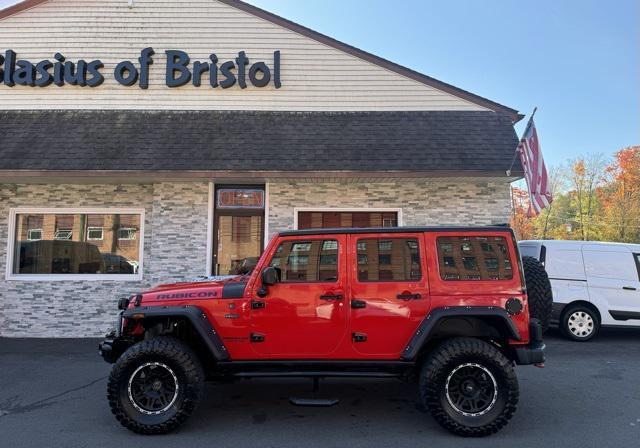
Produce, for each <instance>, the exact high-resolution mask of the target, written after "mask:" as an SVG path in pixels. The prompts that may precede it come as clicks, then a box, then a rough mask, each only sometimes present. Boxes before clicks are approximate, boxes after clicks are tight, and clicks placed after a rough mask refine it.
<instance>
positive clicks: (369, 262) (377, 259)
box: [356, 238, 422, 282]
mask: <svg viewBox="0 0 640 448" xmlns="http://www.w3.org/2000/svg"><path fill="white" fill-rule="evenodd" d="M356 250H357V253H358V281H361V282H385V281H415V280H420V279H421V278H422V272H421V270H420V248H419V244H418V240H417V239H416V238H380V239H378V238H376V239H363V240H358V242H357V246H356Z"/></svg>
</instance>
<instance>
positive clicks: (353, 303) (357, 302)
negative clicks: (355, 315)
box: [351, 299, 367, 309]
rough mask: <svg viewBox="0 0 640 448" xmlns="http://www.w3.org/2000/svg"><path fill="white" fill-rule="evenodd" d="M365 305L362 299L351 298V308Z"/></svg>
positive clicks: (364, 306)
mask: <svg viewBox="0 0 640 448" xmlns="http://www.w3.org/2000/svg"><path fill="white" fill-rule="evenodd" d="M366 307H367V302H365V301H364V300H357V299H353V300H352V301H351V308H353V309H359V308H366Z"/></svg>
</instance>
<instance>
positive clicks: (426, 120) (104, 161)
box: [0, 110, 522, 175]
mask: <svg viewBox="0 0 640 448" xmlns="http://www.w3.org/2000/svg"><path fill="white" fill-rule="evenodd" d="M517 142H518V141H517V136H516V134H515V131H514V129H513V125H512V123H511V121H510V119H509V117H508V116H506V115H503V114H500V113H495V112H468V111H464V112H454V111H447V112H440V111H438V112H431V111H429V112H252V111H249V112H246V111H237V112H218V111H184V112H166V111H129V110H127V111H122V110H119V111H76V110H69V111H0V170H5V171H8V170H65V171H69V170H70V171H74V170H107V171H129V170H142V171H145V170H149V171H156V170H168V171H182V170H185V171H189V170H197V171H201V170H211V171H221V170H238V171H425V172H437V171H449V172H460V173H461V174H464V172H478V171H484V172H494V173H497V172H501V171H502V172H504V171H505V170H506V169H507V168H508V167H509V164H510V162H511V159H512V157H513V154H514V151H515V148H516V145H517ZM513 172H514V174H516V175H519V174H520V173H521V172H522V169H521V167H520V164H519V161H517V164H516V166H515V167H514V170H513Z"/></svg>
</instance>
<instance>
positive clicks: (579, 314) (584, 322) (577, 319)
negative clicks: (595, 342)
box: [567, 311, 595, 338]
mask: <svg viewBox="0 0 640 448" xmlns="http://www.w3.org/2000/svg"><path fill="white" fill-rule="evenodd" d="M567 328H569V331H570V332H571V334H572V335H574V336H575V337H577V338H586V337H589V336H591V334H592V333H593V330H594V328H595V322H594V320H593V317H591V315H590V314H589V313H587V312H586V311H576V312H575V313H572V314H571V315H570V316H569V319H568V320H567Z"/></svg>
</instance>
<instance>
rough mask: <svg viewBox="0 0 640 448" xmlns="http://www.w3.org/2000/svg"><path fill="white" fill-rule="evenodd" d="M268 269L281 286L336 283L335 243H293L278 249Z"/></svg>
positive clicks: (336, 245)
mask: <svg viewBox="0 0 640 448" xmlns="http://www.w3.org/2000/svg"><path fill="white" fill-rule="evenodd" d="M269 266H271V267H273V268H276V269H279V270H280V279H281V280H280V281H281V282H282V283H304V282H336V281H338V241H336V240H310V241H302V240H293V241H285V242H283V243H281V244H280V245H279V246H278V249H276V253H275V254H274V255H273V258H272V259H271V263H270V264H269Z"/></svg>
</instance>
